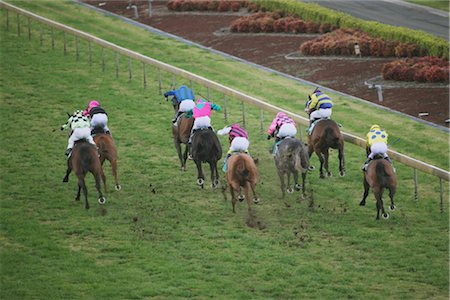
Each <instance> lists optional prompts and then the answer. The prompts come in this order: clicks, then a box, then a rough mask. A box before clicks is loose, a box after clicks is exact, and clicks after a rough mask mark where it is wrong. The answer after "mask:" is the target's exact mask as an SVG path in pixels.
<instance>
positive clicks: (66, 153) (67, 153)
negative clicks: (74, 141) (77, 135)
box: [64, 148, 72, 158]
mask: <svg viewBox="0 0 450 300" xmlns="http://www.w3.org/2000/svg"><path fill="white" fill-rule="evenodd" d="M64 154H65V155H66V156H67V158H69V157H70V154H72V148H67V150H66V152H65V153H64Z"/></svg>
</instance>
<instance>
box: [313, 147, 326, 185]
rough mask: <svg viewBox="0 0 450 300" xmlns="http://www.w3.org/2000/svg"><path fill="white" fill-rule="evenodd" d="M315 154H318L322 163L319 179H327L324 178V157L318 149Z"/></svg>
mask: <svg viewBox="0 0 450 300" xmlns="http://www.w3.org/2000/svg"><path fill="white" fill-rule="evenodd" d="M315 152H316V154H317V157H319V161H320V175H319V177H320V178H325V176H323V161H324V159H323V155H322V153H321V152H320V150H319V149H316V151H315Z"/></svg>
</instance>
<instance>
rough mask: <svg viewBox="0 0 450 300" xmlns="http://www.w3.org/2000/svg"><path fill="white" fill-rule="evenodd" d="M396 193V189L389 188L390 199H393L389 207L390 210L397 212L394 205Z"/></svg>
mask: <svg viewBox="0 0 450 300" xmlns="http://www.w3.org/2000/svg"><path fill="white" fill-rule="evenodd" d="M395 192H396V188H395V187H390V188H389V198H390V199H391V205H390V206H389V209H390V210H395V205H394V195H395Z"/></svg>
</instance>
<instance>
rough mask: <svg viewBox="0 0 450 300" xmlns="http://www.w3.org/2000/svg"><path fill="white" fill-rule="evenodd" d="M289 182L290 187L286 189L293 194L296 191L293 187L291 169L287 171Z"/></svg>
mask: <svg viewBox="0 0 450 300" xmlns="http://www.w3.org/2000/svg"><path fill="white" fill-rule="evenodd" d="M287 182H288V184H287V186H288V188H287V190H286V191H287V192H288V193H289V194H292V193H293V192H294V190H293V189H292V188H291V172H290V171H288V172H287Z"/></svg>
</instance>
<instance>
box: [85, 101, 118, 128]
mask: <svg viewBox="0 0 450 300" xmlns="http://www.w3.org/2000/svg"><path fill="white" fill-rule="evenodd" d="M83 115H85V116H89V117H90V118H91V130H93V129H94V128H95V127H100V128H103V130H104V132H105V133H107V134H111V132H110V131H109V128H108V114H107V113H106V111H105V110H104V109H103V107H101V106H100V102H98V101H96V100H92V101H90V102H89V105H88V108H87V109H86V110H85V111H83Z"/></svg>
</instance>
